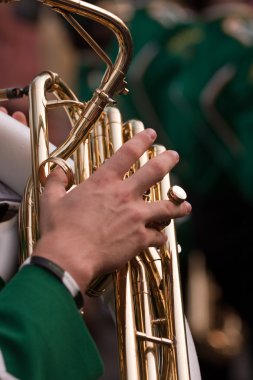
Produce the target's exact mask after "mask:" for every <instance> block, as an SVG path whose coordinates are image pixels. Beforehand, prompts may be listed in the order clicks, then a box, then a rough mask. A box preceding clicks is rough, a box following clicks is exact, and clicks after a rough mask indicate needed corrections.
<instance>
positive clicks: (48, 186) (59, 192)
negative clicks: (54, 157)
mask: <svg viewBox="0 0 253 380" xmlns="http://www.w3.org/2000/svg"><path fill="white" fill-rule="evenodd" d="M67 183H68V179H67V176H66V174H65V173H64V171H63V170H62V169H61V168H60V167H56V168H55V169H54V170H53V171H52V172H51V173H50V174H49V175H48V177H47V178H46V182H45V187H44V191H43V193H42V196H41V202H42V203H43V207H46V208H47V207H48V205H47V204H49V207H51V206H53V204H54V203H55V202H57V201H58V200H59V199H61V198H63V197H64V196H65V194H66V190H65V188H66V186H67Z"/></svg>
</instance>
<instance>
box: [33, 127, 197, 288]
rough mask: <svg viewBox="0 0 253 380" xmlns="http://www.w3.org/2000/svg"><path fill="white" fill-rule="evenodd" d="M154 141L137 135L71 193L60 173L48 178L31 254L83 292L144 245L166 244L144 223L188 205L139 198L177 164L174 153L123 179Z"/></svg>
mask: <svg viewBox="0 0 253 380" xmlns="http://www.w3.org/2000/svg"><path fill="white" fill-rule="evenodd" d="M155 138H156V134H155V132H154V131H153V130H150V129H147V130H145V131H144V132H141V133H139V134H137V135H136V136H135V137H134V138H133V139H131V140H129V141H128V142H127V143H125V144H124V145H123V146H122V147H121V148H120V149H119V150H118V151H117V152H116V153H115V154H114V156H113V157H112V158H111V159H109V160H108V161H106V162H105V163H104V164H103V165H102V166H101V167H100V168H99V169H98V170H97V171H96V172H95V173H94V174H93V175H92V176H91V177H90V178H89V179H87V180H86V181H85V182H83V183H82V184H80V185H78V186H77V187H75V188H74V189H73V190H71V191H70V192H69V193H66V191H65V185H66V178H65V175H64V174H63V172H62V171H61V169H58V170H55V172H53V173H52V174H51V175H50V176H49V177H48V179H47V182H46V186H45V190H44V193H43V195H42V197H41V232H42V238H41V240H40V241H39V242H38V245H37V247H36V249H35V254H36V255H41V256H44V257H46V258H48V259H51V260H53V261H54V262H55V263H57V264H58V265H60V266H61V267H62V268H64V269H65V270H67V271H68V272H69V273H70V274H71V275H72V276H73V277H74V278H75V279H76V281H77V282H78V284H79V286H80V288H81V289H82V290H83V291H85V289H86V288H87V286H88V284H89V283H90V281H91V280H92V279H93V278H95V277H96V276H97V275H99V274H102V273H108V272H111V271H114V270H115V269H118V268H120V267H122V266H123V265H124V264H125V263H126V262H127V261H128V260H130V259H132V258H133V257H134V256H135V255H136V254H138V253H139V252H140V251H141V250H142V249H144V248H146V247H148V246H161V245H162V244H164V243H165V241H166V237H165V235H164V233H163V232H160V231H158V230H156V229H153V228H148V227H147V224H150V223H151V224H152V223H153V222H156V221H159V220H165V219H171V218H177V217H181V216H184V215H186V214H189V213H190V211H191V206H190V205H189V204H188V203H187V202H183V203H182V204H181V205H177V206H176V205H174V204H173V203H172V202H170V201H157V202H151V203H149V202H144V201H143V198H142V196H143V193H144V192H145V191H146V190H147V189H149V188H150V186H152V185H153V184H155V183H156V182H158V181H159V180H161V179H162V178H163V177H164V175H165V174H166V173H167V172H168V171H170V170H171V169H172V168H173V167H174V166H175V165H176V164H177V162H178V160H179V157H178V154H177V153H176V152H173V151H166V152H164V153H162V154H160V155H159V156H157V157H155V158H153V159H151V160H150V161H149V162H148V163H147V164H146V165H145V166H143V167H142V168H141V169H139V170H138V171H137V172H136V173H135V174H134V175H132V176H131V177H130V178H128V179H126V180H123V177H124V174H125V173H126V172H127V171H128V170H129V169H130V167H131V165H132V164H133V163H135V162H136V160H137V159H138V158H139V157H140V156H141V155H142V154H143V153H144V152H145V151H146V150H147V149H148V148H149V147H150V145H151V144H152V143H153V142H154V140H155Z"/></svg>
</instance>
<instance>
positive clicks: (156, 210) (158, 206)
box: [146, 200, 192, 224]
mask: <svg viewBox="0 0 253 380" xmlns="http://www.w3.org/2000/svg"><path fill="white" fill-rule="evenodd" d="M146 206H147V207H146V222H147V224H150V223H151V224H153V223H156V222H158V223H160V222H161V224H162V222H163V221H169V220H170V219H175V218H180V217H183V216H186V215H188V214H190V212H191V209H192V207H191V205H190V203H188V202H186V201H185V202H182V203H181V204H179V205H175V204H174V203H173V202H171V201H169V200H164V201H157V202H150V203H147V204H146ZM167 224H168V223H167Z"/></svg>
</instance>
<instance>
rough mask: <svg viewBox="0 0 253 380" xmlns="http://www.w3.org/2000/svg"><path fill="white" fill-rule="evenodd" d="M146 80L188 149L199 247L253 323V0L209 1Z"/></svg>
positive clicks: (169, 135) (173, 137)
mask: <svg viewBox="0 0 253 380" xmlns="http://www.w3.org/2000/svg"><path fill="white" fill-rule="evenodd" d="M173 63H174V64H175V66H174V67H175V69H174V68H173ZM166 64H167V65H168V67H167V70H168V73H169V74H167V73H166ZM159 67H160V71H159ZM171 68H172V69H173V70H174V74H173V75H171V74H170V70H171ZM166 75H167V76H166ZM143 84H144V87H145V88H146V90H147V94H148V97H149V100H150V102H151V103H152V105H153V107H154V108H155V109H156V112H157V114H158V115H159V119H160V122H161V124H162V126H163V132H164V134H163V135H162V140H163V141H162V142H163V144H164V145H166V146H167V147H168V148H172V149H176V150H177V151H178V152H179V154H180V158H181V160H180V163H179V165H178V166H177V168H176V169H175V172H176V173H177V175H178V178H179V179H180V180H181V183H182V184H183V186H184V187H185V188H186V189H187V192H188V195H189V200H190V202H191V203H192V205H193V212H192V219H193V226H194V234H195V235H194V244H195V248H197V249H200V250H202V251H203V252H204V253H205V255H206V258H207V262H208V265H209V267H210V268H211V269H212V271H213V273H214V274H215V276H216V279H217V280H218V282H219V284H220V285H221V286H222V289H223V291H224V296H225V299H226V301H227V302H228V303H229V304H230V305H233V306H234V307H236V308H237V309H238V310H239V311H240V313H241V315H242V316H243V317H244V318H245V319H246V320H248V322H249V323H250V325H251V326H253V312H252V308H251V307H249V306H248V302H247V299H249V298H250V297H251V291H250V289H251V288H252V283H251V276H252V275H251V269H250V268H251V265H250V260H251V255H252V250H251V246H252V231H253V222H252V214H253V203H252V199H253V101H252V99H253V11H252V7H251V6H247V5H243V4H241V5H239V4H238V5H237V6H236V5H233V6H232V5H230V4H227V5H217V6H215V7H210V8H206V10H205V13H204V14H203V17H202V19H201V20H199V21H198V20H196V21H195V22H192V24H191V25H188V26H184V27H183V28H179V30H174V32H173V33H171V32H168V38H167V39H164V43H163V46H162V49H161V50H160V52H159V55H158V56H157V57H156V59H154V61H153V62H151V63H150V64H149V66H148V68H147V70H146V72H145V74H144V77H143ZM238 282H239V285H238Z"/></svg>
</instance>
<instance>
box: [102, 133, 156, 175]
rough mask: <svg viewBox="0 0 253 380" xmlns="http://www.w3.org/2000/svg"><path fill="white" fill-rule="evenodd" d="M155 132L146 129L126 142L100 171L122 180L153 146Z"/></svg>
mask: <svg viewBox="0 0 253 380" xmlns="http://www.w3.org/2000/svg"><path fill="white" fill-rule="evenodd" d="M155 139H156V132H155V131H154V130H153V129H146V130H145V131H143V132H140V133H138V134H137V135H135V136H134V137H133V138H132V139H131V140H128V141H127V142H126V143H125V144H123V145H122V147H121V148H120V149H119V150H118V151H117V152H116V153H115V154H114V155H113V156H112V157H111V158H110V159H109V160H107V161H106V162H105V164H104V165H103V166H102V167H101V169H102V170H110V171H111V173H112V174H113V173H114V174H115V176H117V177H120V178H123V176H124V175H125V173H126V172H127V171H128V170H129V169H130V167H131V166H132V165H133V164H134V163H135V162H136V161H137V160H138V159H139V158H140V157H141V156H142V154H143V153H144V152H145V151H146V150H147V149H148V148H149V147H150V146H151V145H152V144H153V142H154V141H155ZM101 169H100V170H101Z"/></svg>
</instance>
